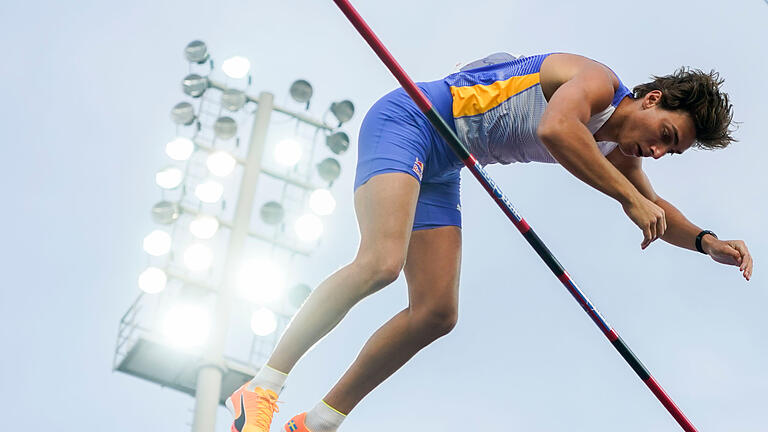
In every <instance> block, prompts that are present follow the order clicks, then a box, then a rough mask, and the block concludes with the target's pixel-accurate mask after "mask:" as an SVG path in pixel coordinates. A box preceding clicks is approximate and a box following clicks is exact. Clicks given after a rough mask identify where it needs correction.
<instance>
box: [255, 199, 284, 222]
mask: <svg viewBox="0 0 768 432" xmlns="http://www.w3.org/2000/svg"><path fill="white" fill-rule="evenodd" d="M259 214H260V216H261V220H263V221H264V223H266V224H267V225H277V224H279V223H280V222H282V221H283V218H284V217H285V210H284V209H283V206H282V204H280V203H279V202H277V201H269V202H267V203H264V205H263V206H261V211H260V212H259Z"/></svg>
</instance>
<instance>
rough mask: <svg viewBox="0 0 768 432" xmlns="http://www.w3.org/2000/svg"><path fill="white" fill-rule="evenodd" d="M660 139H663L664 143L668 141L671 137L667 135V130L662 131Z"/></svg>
mask: <svg viewBox="0 0 768 432" xmlns="http://www.w3.org/2000/svg"><path fill="white" fill-rule="evenodd" d="M661 137H662V138H663V139H664V141H665V142H666V141H669V138H670V137H671V135H670V134H669V130H668V129H667V128H664V129H662V131H661Z"/></svg>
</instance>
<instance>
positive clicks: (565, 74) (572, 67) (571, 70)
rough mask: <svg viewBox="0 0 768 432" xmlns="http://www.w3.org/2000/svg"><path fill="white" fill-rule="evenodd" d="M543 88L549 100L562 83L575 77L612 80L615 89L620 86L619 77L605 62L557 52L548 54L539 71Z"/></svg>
mask: <svg viewBox="0 0 768 432" xmlns="http://www.w3.org/2000/svg"><path fill="white" fill-rule="evenodd" d="M539 73H540V75H539V78H540V80H541V90H542V92H543V93H544V97H545V98H547V100H549V99H550V98H551V97H552V95H553V94H554V93H555V92H556V91H557V89H559V88H560V86H561V85H563V84H565V83H566V82H569V81H571V80H573V79H574V78H575V77H579V78H581V79H582V80H583V81H585V83H586V82H591V81H603V82H605V81H610V83H611V84H612V86H613V88H614V90H615V89H617V88H618V87H619V79H618V78H617V77H616V75H615V74H614V73H613V72H612V71H611V69H610V68H608V67H607V66H605V65H604V64H602V63H600V62H598V61H595V60H592V59H590V58H588V57H584V56H581V55H578V54H568V53H557V54H552V55H550V56H547V58H546V59H544V61H543V62H542V64H541V69H540V71H539Z"/></svg>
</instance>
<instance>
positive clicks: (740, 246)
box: [608, 151, 753, 280]
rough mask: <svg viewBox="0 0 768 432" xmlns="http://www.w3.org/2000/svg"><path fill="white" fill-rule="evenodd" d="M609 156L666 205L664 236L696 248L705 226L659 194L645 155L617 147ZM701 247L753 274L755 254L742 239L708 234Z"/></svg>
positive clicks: (747, 275)
mask: <svg viewBox="0 0 768 432" xmlns="http://www.w3.org/2000/svg"><path fill="white" fill-rule="evenodd" d="M608 160H609V161H611V162H612V163H613V164H614V166H616V168H617V169H618V170H619V171H620V172H621V173H622V174H624V175H625V176H626V177H627V179H628V180H629V181H630V182H632V184H633V185H635V187H636V188H637V189H638V190H639V191H640V193H642V194H643V195H644V196H645V197H646V198H648V199H649V200H651V201H653V202H654V203H656V205H658V206H659V207H661V208H662V209H664V213H665V216H666V220H667V230H666V231H665V232H664V235H663V236H662V237H661V239H662V240H664V241H666V242H667V243H670V244H673V245H675V246H678V247H681V248H685V249H690V250H694V251H695V250H696V236H698V235H699V233H700V232H701V231H702V229H701V228H700V227H698V226H696V225H695V224H693V223H692V222H691V221H689V220H688V219H687V218H686V217H685V216H684V215H683V213H682V212H681V211H680V210H678V209H677V208H676V207H675V206H674V205H672V204H670V203H669V202H668V201H666V200H665V199H663V198H661V197H660V196H658V195H657V194H656V192H655V191H654V190H653V187H652V186H651V182H650V180H648V176H646V175H645V172H643V169H642V159H641V158H633V157H627V156H624V155H622V154H620V152H618V151H613V152H611V154H609V155H608ZM701 248H702V249H703V250H704V252H705V253H706V254H707V255H709V256H710V257H712V259H713V260H715V261H717V262H719V263H721V264H727V265H734V266H739V270H740V271H741V272H742V273H743V275H744V278H746V279H747V280H749V279H750V278H751V277H752V267H753V261H752V256H751V255H750V253H749V249H748V248H747V245H746V244H745V243H744V242H743V241H742V240H719V239H717V238H715V237H714V236H712V235H708V234H705V235H704V236H703V237H702V239H701Z"/></svg>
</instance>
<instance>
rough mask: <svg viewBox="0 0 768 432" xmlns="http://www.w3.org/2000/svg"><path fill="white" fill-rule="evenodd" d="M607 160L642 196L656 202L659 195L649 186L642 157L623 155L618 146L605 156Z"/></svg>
mask: <svg viewBox="0 0 768 432" xmlns="http://www.w3.org/2000/svg"><path fill="white" fill-rule="evenodd" d="M606 158H607V159H608V161H609V162H611V163H612V164H613V166H615V167H616V169H618V170H619V172H621V173H622V174H623V175H624V177H626V178H627V180H629V181H630V182H631V183H632V184H633V185H634V186H635V188H637V190H638V191H639V192H640V193H641V194H643V196H644V197H646V198H648V199H649V200H651V201H653V202H656V201H657V200H658V199H659V196H658V195H656V191H654V190H653V186H651V181H650V180H649V179H648V176H647V175H645V171H643V159H642V158H639V157H631V156H626V155H624V154H623V153H622V152H621V151H620V150H619V148H618V147H617V148H615V149H613V151H611V152H610V153H608V155H607V156H606Z"/></svg>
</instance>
